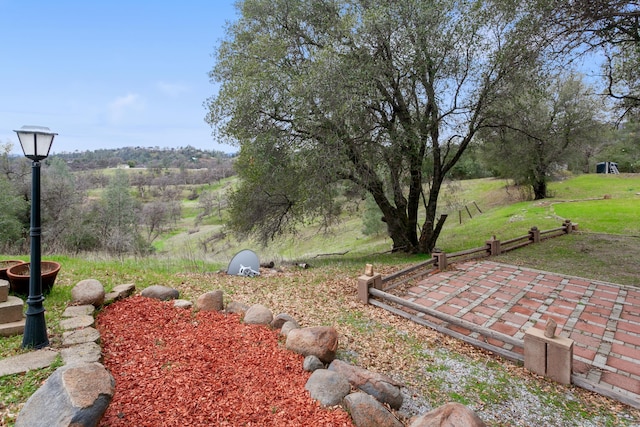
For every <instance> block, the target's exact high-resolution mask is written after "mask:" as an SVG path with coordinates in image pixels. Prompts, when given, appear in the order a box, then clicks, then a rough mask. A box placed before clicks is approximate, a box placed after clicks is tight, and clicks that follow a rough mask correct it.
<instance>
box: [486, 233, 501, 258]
mask: <svg viewBox="0 0 640 427" xmlns="http://www.w3.org/2000/svg"><path fill="white" fill-rule="evenodd" d="M487 252H489V255H491V256H493V255H500V253H501V248H500V240H497V239H496V236H492V237H491V239H489V240H487Z"/></svg>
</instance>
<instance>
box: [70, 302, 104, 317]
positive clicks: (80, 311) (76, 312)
mask: <svg viewBox="0 0 640 427" xmlns="http://www.w3.org/2000/svg"><path fill="white" fill-rule="evenodd" d="M95 310H96V308H95V307H94V306H93V304H85V305H72V306H69V307H67V308H66V309H65V310H64V313H62V317H76V316H87V315H89V314H93V312H94V311H95Z"/></svg>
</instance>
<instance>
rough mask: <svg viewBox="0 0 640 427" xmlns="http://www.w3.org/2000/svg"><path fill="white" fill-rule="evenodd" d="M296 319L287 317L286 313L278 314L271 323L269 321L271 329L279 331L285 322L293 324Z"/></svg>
mask: <svg viewBox="0 0 640 427" xmlns="http://www.w3.org/2000/svg"><path fill="white" fill-rule="evenodd" d="M295 321H296V319H294V318H293V317H291V316H289V315H288V314H287V313H280V314H278V315H277V316H276V317H274V318H273V321H271V327H272V328H273V329H280V328H282V325H284V324H285V323H287V322H295Z"/></svg>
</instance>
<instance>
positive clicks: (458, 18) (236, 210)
mask: <svg viewBox="0 0 640 427" xmlns="http://www.w3.org/2000/svg"><path fill="white" fill-rule="evenodd" d="M237 6H238V8H239V11H240V15H239V18H238V20H237V21H236V22H234V23H231V24H230V26H229V27H228V29H227V34H226V37H225V39H224V40H223V41H222V42H221V43H220V45H219V47H218V49H217V52H216V63H215V66H214V68H213V69H212V71H211V73H210V77H211V79H212V81H213V82H214V83H219V84H220V88H219V91H218V93H217V94H216V95H214V96H213V97H211V98H210V99H209V100H208V101H207V107H208V108H209V114H208V115H207V121H208V122H209V123H210V124H211V125H212V126H213V127H214V129H215V130H216V131H219V132H220V135H221V136H223V137H227V138H229V140H230V141H232V142H235V143H237V144H238V145H239V147H240V156H239V159H238V172H239V175H240V178H241V184H240V185H239V187H238V188H237V189H236V191H235V192H234V193H233V195H232V198H231V203H232V206H231V212H232V216H231V218H232V219H231V221H230V225H231V226H232V228H233V229H234V230H235V231H237V232H240V233H245V234H255V235H258V236H259V237H261V238H262V239H263V240H264V241H268V240H269V239H270V238H272V237H274V236H275V235H277V234H279V233H282V232H286V231H290V230H293V229H295V227H296V225H297V224H298V222H300V221H307V220H310V219H312V218H314V219H316V220H317V219H319V218H320V219H322V220H323V221H324V222H326V223H328V222H329V221H331V220H332V219H333V218H335V216H336V214H337V213H338V209H337V206H336V203H335V197H334V196H335V195H336V194H337V190H338V189H339V188H340V186H344V185H345V183H350V185H355V186H356V187H357V188H359V189H361V190H362V191H364V192H367V193H369V194H371V196H372V197H373V199H374V200H375V202H376V204H377V205H378V206H379V208H380V210H381V211H382V214H383V218H384V221H385V222H386V227H387V231H388V234H389V236H390V237H391V239H392V241H393V249H394V250H404V251H408V252H422V253H427V252H430V251H431V250H432V249H433V248H434V246H435V244H436V241H437V239H438V235H439V233H440V230H441V227H442V225H443V223H444V220H445V218H446V215H440V212H439V210H438V195H439V193H440V190H441V188H442V183H443V181H444V179H445V178H446V176H447V173H448V172H449V171H450V170H451V169H452V167H453V166H454V165H455V164H456V162H457V161H458V160H459V159H460V157H461V155H462V154H463V152H464V151H465V150H466V149H467V147H469V144H471V143H472V140H473V139H474V136H475V135H476V133H477V132H478V130H479V129H481V128H482V127H483V126H484V125H485V123H486V119H487V116H486V115H487V112H490V111H491V107H492V106H493V105H495V104H496V103H499V102H501V99H500V94H501V91H500V87H501V86H502V85H503V84H504V82H505V81H507V80H509V79H510V77H511V76H512V75H517V72H521V71H522V70H523V69H525V68H526V67H529V66H530V63H531V62H532V61H533V60H534V59H535V58H536V57H537V56H538V55H539V53H540V52H541V50H540V47H539V46H538V45H537V42H538V41H541V40H538V39H540V38H539V37H537V36H536V34H539V32H538V29H537V28H536V25H537V23H538V22H539V21H538V19H537V17H536V16H534V14H529V13H528V12H527V11H528V10H530V8H529V7H527V5H525V4H524V3H523V2H519V1H510V0H495V1H482V0H473V1H472V0H468V1H455V0H402V1H389V0H268V1H267V0H244V1H239V2H238V3H237Z"/></svg>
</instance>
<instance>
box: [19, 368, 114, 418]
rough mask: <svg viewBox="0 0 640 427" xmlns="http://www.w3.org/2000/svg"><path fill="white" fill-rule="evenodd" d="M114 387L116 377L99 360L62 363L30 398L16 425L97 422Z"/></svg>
mask: <svg viewBox="0 0 640 427" xmlns="http://www.w3.org/2000/svg"><path fill="white" fill-rule="evenodd" d="M114 391H115V381H114V379H113V377H112V376H111V374H110V373H109V372H108V371H107V370H106V369H105V368H104V366H102V365H101V364H99V363H82V364H74V365H65V366H62V367H61V368H58V369H57V370H56V371H55V372H54V373H53V374H51V375H50V376H49V378H48V379H47V381H46V382H45V383H44V385H43V386H42V387H40V388H39V389H38V390H37V391H36V392H35V393H34V394H33V395H32V396H31V397H30V398H29V400H27V403H25V404H24V406H23V407H22V410H21V411H20V413H19V414H18V418H17V419H16V424H15V425H16V427H40V426H42V427H50V426H56V427H61V426H73V427H85V426H86V427H89V426H92V427H93V426H97V425H98V422H99V421H100V419H101V418H102V416H103V415H104V412H105V411H106V410H107V406H109V403H110V402H111V399H112V398H113V393H114Z"/></svg>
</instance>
